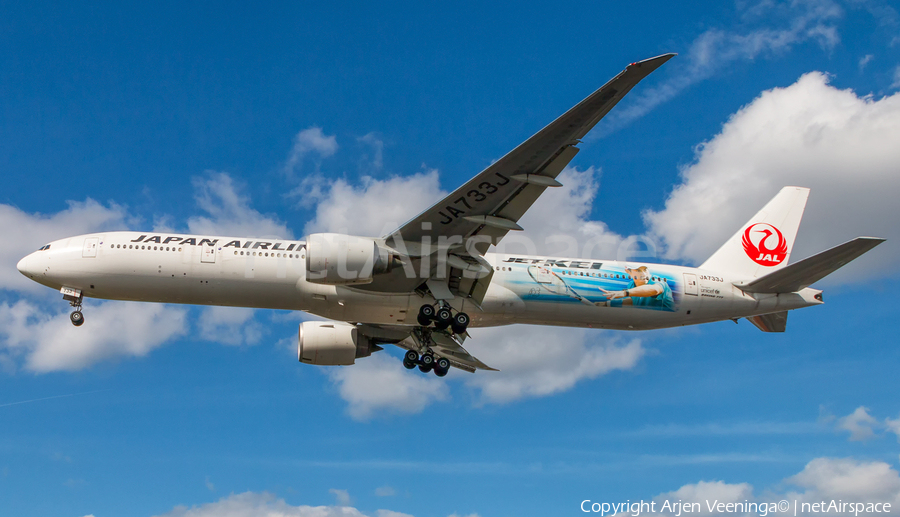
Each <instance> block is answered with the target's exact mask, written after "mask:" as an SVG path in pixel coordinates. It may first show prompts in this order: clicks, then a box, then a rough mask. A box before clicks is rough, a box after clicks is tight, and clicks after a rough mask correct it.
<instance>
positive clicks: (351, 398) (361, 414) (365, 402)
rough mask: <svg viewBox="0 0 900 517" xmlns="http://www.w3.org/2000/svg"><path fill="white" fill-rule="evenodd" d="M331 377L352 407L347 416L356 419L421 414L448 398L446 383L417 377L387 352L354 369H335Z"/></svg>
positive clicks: (423, 376)
mask: <svg viewBox="0 0 900 517" xmlns="http://www.w3.org/2000/svg"><path fill="white" fill-rule="evenodd" d="M329 377H330V378H331V380H332V382H334V383H335V384H336V385H337V388H338V393H339V394H340V396H341V398H342V399H344V400H345V401H347V403H348V404H349V406H348V408H347V413H348V414H349V415H350V417H351V418H353V419H355V420H368V419H371V418H372V417H373V416H376V415H385V414H389V413H419V412H421V411H422V410H423V409H425V407H426V406H428V405H429V404H431V403H433V402H436V401H442V400H447V399H448V398H449V390H448V388H447V384H446V382H445V381H444V380H441V379H438V378H437V377H435V376H434V375H415V374H414V373H413V372H409V371H407V370H406V368H404V367H403V365H402V364H401V363H400V361H399V360H398V359H396V358H394V357H391V356H388V355H387V354H385V353H384V352H380V353H377V354H374V355H372V356H371V357H366V358H363V359H358V360H357V361H356V364H354V365H352V366H344V367H333V368H332V369H331V371H329Z"/></svg>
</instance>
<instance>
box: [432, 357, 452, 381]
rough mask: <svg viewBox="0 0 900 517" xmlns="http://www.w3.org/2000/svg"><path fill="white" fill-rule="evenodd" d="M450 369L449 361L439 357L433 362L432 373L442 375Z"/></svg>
mask: <svg viewBox="0 0 900 517" xmlns="http://www.w3.org/2000/svg"><path fill="white" fill-rule="evenodd" d="M449 371H450V361H448V360H447V359H445V358H443V357H441V358H440V359H438V360H437V362H435V363H434V374H435V375H437V376H438V377H443V376H445V375H447V372H449Z"/></svg>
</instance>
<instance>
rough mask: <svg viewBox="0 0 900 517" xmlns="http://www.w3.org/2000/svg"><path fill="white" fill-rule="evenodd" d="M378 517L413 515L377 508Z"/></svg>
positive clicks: (376, 514)
mask: <svg viewBox="0 0 900 517" xmlns="http://www.w3.org/2000/svg"><path fill="white" fill-rule="evenodd" d="M375 516H376V517H413V516H412V515H410V514H408V513H401V512H395V511H393V510H375ZM469 517H478V516H477V515H475V514H472V515H470V516H469Z"/></svg>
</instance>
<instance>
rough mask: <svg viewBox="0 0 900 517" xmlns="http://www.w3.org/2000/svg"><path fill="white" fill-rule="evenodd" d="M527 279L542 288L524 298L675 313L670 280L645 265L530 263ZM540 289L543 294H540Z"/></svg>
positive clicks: (532, 290) (675, 307)
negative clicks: (606, 267) (585, 267)
mask: <svg viewBox="0 0 900 517" xmlns="http://www.w3.org/2000/svg"><path fill="white" fill-rule="evenodd" d="M528 274H529V276H530V277H531V280H532V281H533V282H535V283H537V284H538V285H539V286H541V288H543V289H534V288H532V289H531V291H530V293H529V295H527V297H534V298H543V296H546V295H548V294H549V295H553V296H554V297H556V298H569V299H572V300H577V301H579V302H581V303H583V304H585V305H591V306H595V307H636V308H642V309H651V310H662V311H670V312H675V311H676V310H677V304H676V298H675V294H674V293H673V291H672V287H671V286H672V285H673V284H672V280H671V279H669V278H666V277H664V276H663V275H654V274H653V273H652V272H651V271H650V270H649V268H648V267H647V266H638V267H634V268H631V267H628V266H626V267H625V268H624V274H623V272H622V270H621V269H619V270H618V272H612V271H609V270H588V271H585V270H574V269H573V270H569V269H559V270H556V268H551V267H547V266H538V265H532V266H530V267H528ZM540 292H544V293H545V294H544V295H540V294H539V293H540Z"/></svg>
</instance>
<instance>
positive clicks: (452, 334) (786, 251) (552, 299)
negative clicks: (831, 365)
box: [17, 54, 884, 377]
mask: <svg viewBox="0 0 900 517" xmlns="http://www.w3.org/2000/svg"><path fill="white" fill-rule="evenodd" d="M673 56H674V54H664V55H661V56H658V57H654V58H651V59H647V60H644V61H639V62H636V63H632V64H630V65H629V66H628V67H626V68H625V70H624V71H622V72H621V73H619V74H618V75H617V76H616V77H614V78H613V79H611V80H610V81H609V82H607V83H606V84H605V85H604V86H602V87H601V88H600V89H598V90H597V91H595V92H594V93H592V94H591V95H589V96H588V97H587V98H585V99H584V100H583V101H581V102H580V103H579V104H577V105H576V106H574V107H573V108H571V109H570V110H568V111H567V112H566V113H564V114H563V115H561V116H560V117H559V118H557V119H556V120H554V121H553V122H551V123H550V124H549V125H548V126H546V127H544V128H543V129H541V130H540V131H538V132H537V133H536V134H535V135H534V136H532V137H531V138H529V139H528V140H526V141H525V142H524V143H522V144H520V145H519V146H518V147H516V148H515V149H513V150H512V151H510V152H509V153H508V154H506V155H505V156H503V157H502V158H501V159H500V160H498V161H496V162H494V163H493V164H491V165H490V166H489V167H487V168H486V169H485V170H484V171H482V172H481V173H479V174H478V175H476V176H475V177H473V178H472V179H471V180H469V181H468V182H466V183H465V184H464V185H462V186H460V187H459V188H457V189H456V190H455V191H454V192H452V193H451V194H450V195H448V196H447V197H445V198H444V199H442V200H441V201H439V202H437V203H435V204H434V205H432V206H431V207H430V208H428V209H427V210H425V211H424V212H422V213H421V214H419V215H418V216H416V217H414V218H413V219H412V220H410V221H408V222H407V223H405V224H403V225H402V226H400V227H399V228H397V229H396V230H395V231H393V232H391V233H389V234H387V235H384V236H381V237H366V236H351V235H342V234H335V233H317V234H311V235H309V236H307V237H306V238H305V239H302V240H290V239H277V238H255V237H229V236H213V235H185V234H177V233H169V232H131V231H116V232H105V233H93V234H87V235H79V236H75V237H70V238H66V239H60V240H57V241H53V242H51V243H49V244H46V245H44V246H42V247H41V248H40V249H39V250H38V251H36V252H34V253H31V254H30V255H28V256H26V257H25V258H23V259H22V260H21V261H20V262H19V263H18V265H17V268H18V270H19V271H20V272H21V273H22V274H23V275H25V276H26V277H28V278H30V279H32V280H34V281H36V282H38V283H41V284H43V285H45V286H48V287H51V288H53V289H58V290H59V291H60V292H61V293H62V295H63V299H64V300H66V301H68V302H69V303H70V305H71V306H72V307H73V308H74V310H73V312H72V313H71V315H70V319H71V322H72V324H73V325H75V326H81V325H82V324H83V323H84V315H83V313H82V304H83V301H84V299H85V298H100V299H108V300H130V301H149V302H159V303H181V304H196V305H219V306H234V307H253V308H266V309H286V310H296V311H305V312H307V313H310V314H313V315H316V316H319V317H322V318H326V321H304V322H303V323H301V324H300V326H299V329H298V341H297V355H298V360H299V361H300V362H303V363H307V364H313V365H352V364H354V363H355V361H356V360H357V359H360V358H364V357H368V356H370V355H371V354H372V353H374V352H377V351H380V350H382V349H383V346H386V345H396V346H398V347H400V348H402V349H405V350H406V352H405V354H404V357H403V360H402V361H403V365H404V366H405V367H406V368H408V369H414V368H416V367H418V368H419V370H421V371H422V372H425V373H428V372H430V371H433V372H434V373H435V374H436V375H438V376H440V377H443V376H445V375H447V373H448V371H449V370H450V368H451V367H455V368H458V369H460V370H463V371H467V372H474V371H475V370H495V369H494V368H492V367H490V366H488V365H486V364H484V363H483V362H481V361H480V360H479V359H477V358H476V357H474V356H473V355H472V354H470V353H469V352H468V351H467V350H466V349H465V348H464V347H463V344H464V343H465V341H466V340H467V339H468V338H469V334H468V332H467V329H468V328H469V327H488V326H498V325H509V324H516V323H524V324H533V325H558V326H574V327H589V328H605V329H620V330H646V329H658V328H666V327H676V326H683V325H695V324H700V323H708V322H714V321H723V320H734V321H735V322H737V321H738V319H739V318H746V319H748V320H749V321H750V322H752V323H753V324H754V325H755V326H756V327H758V328H759V329H760V330H762V331H764V332H784V330H785V328H786V324H787V314H788V311H790V310H793V309H798V308H803V307H810V306H814V305H820V304H822V303H823V297H822V291H820V290H817V289H814V288H811V287H810V285H812V284H813V283H815V282H816V281H818V280H820V279H822V278H824V277H825V276H827V275H828V274H830V273H832V272H834V271H835V270H837V269H838V268H840V267H842V266H844V265H845V264H847V263H849V262H850V261H852V260H854V259H855V258H857V257H859V256H860V255H862V254H863V253H866V252H867V251H869V250H871V249H872V248H874V247H875V246H877V245H878V244H880V243H881V242H883V241H884V239H879V238H873V237H858V238H856V239H853V240H851V241H848V242H846V243H844V244H841V245H839V246H837V247H834V248H831V249H829V250H827V251H823V252H821V253H818V254H816V255H813V256H811V257H809V258H806V259H803V260H801V261H799V262H794V263H789V259H790V255H791V249H792V247H793V244H794V241H795V238H796V235H797V230H798V228H799V225H800V219H801V217H802V215H803V210H804V208H805V206H806V201H807V198H808V195H809V189H806V188H802V187H784V188H783V189H781V191H780V192H778V193H777V195H775V197H774V198H773V199H772V200H771V201H770V202H769V203H768V204H766V205H765V207H763V208H762V209H761V210H760V211H759V213H757V214H756V215H754V216H753V217H752V218H750V220H749V221H748V222H747V223H746V224H744V225H743V226H742V227H741V228H740V229H739V230H738V231H737V232H736V233H735V234H734V235H733V236H732V237H731V238H730V239H728V240H727V241H726V242H725V243H724V244H723V245H722V247H721V248H719V250H718V251H716V252H715V253H714V254H713V255H712V256H711V257H709V259H707V260H706V261H705V262H704V263H703V264H701V265H700V267H697V268H692V267H684V266H676V265H664V264H650V263H635V262H622V261H616V260H594V259H586V258H556V257H544V256H534V255H518V254H506V253H498V252H496V251H491V246H493V245H497V244H498V243H499V242H500V241H501V239H503V238H504V236H505V235H506V234H507V233H508V232H510V231H520V230H522V227H521V226H519V224H518V221H519V219H520V218H521V217H522V215H523V214H525V212H526V211H527V210H528V209H529V208H530V207H531V205H532V204H533V203H534V202H535V201H536V200H537V199H538V198H539V197H540V195H541V194H543V193H544V191H545V190H547V189H549V188H554V187H559V186H561V183H560V182H559V181H558V180H557V177H558V175H559V174H560V172H562V170H563V169H564V168H565V167H566V166H567V165H568V164H569V162H570V161H571V160H572V159H573V158H574V157H575V155H576V154H577V153H578V151H579V148H578V147H577V146H578V144H580V143H581V139H582V138H583V137H584V136H585V135H586V134H587V133H588V131H590V130H591V128H593V127H594V126H595V125H596V124H597V122H599V121H600V119H601V118H603V117H604V116H605V115H606V114H607V113H608V112H609V111H610V110H611V109H612V108H613V107H614V106H615V105H616V104H617V103H618V102H619V101H620V100H621V99H622V98H623V97H624V96H625V95H626V94H627V93H628V92H629V91H630V90H631V89H632V88H633V87H634V86H635V85H637V84H638V83H639V82H640V81H641V80H642V79H643V78H644V77H646V76H647V75H649V74H650V73H651V72H653V71H654V70H656V69H657V68H659V67H660V66H661V65H662V64H663V63H665V62H666V61H668V60H669V59H671V58H672V57H673Z"/></svg>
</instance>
